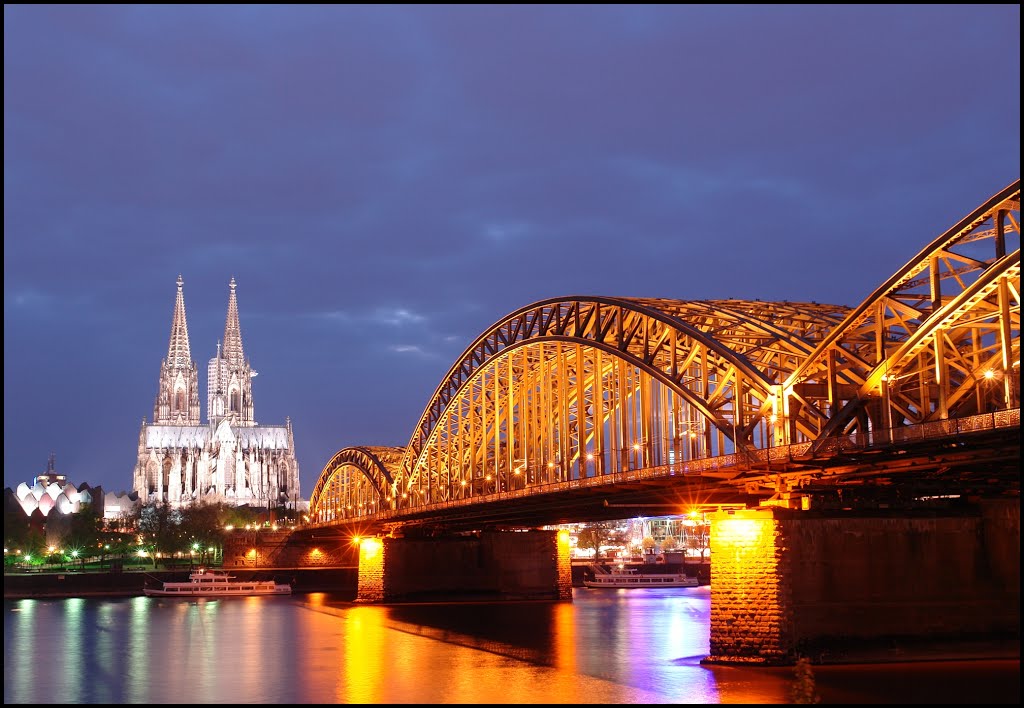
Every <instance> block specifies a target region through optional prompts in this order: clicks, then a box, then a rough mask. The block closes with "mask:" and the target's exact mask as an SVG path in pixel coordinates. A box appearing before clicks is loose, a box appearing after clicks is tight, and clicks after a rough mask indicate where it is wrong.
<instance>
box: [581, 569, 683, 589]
mask: <svg viewBox="0 0 1024 708" xmlns="http://www.w3.org/2000/svg"><path fill="white" fill-rule="evenodd" d="M590 568H591V570H592V571H593V573H594V577H593V578H586V577H585V578H584V579H583V585H584V587H588V588H695V587H697V586H698V585H700V582H699V581H698V580H697V578H695V577H692V576H689V575H687V574H686V573H646V572H641V571H638V570H637V569H636V568H626V567H625V566H622V565H619V566H616V567H614V568H612V569H611V570H610V571H609V570H606V569H605V568H604V567H603V566H600V565H592V566H590Z"/></svg>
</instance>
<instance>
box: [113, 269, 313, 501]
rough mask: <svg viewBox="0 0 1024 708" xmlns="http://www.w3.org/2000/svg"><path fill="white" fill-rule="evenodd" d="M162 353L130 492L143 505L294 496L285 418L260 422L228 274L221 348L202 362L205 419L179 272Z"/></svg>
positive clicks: (294, 466)
mask: <svg viewBox="0 0 1024 708" xmlns="http://www.w3.org/2000/svg"><path fill="white" fill-rule="evenodd" d="M177 285H178V294H177V299H176V300H175V301H174V316H173V318H172V320H171V341H170V344H169V346H168V348H167V358H166V359H164V360H163V363H162V364H161V365H160V383H159V388H158V391H157V397H156V404H155V405H154V407H153V422H152V423H146V420H145V418H143V420H142V430H141V431H139V456H138V462H137V463H136V465H135V474H134V481H133V489H134V491H136V492H138V494H139V498H140V499H141V500H142V501H143V503H152V502H161V501H167V502H169V503H170V504H171V505H172V506H177V507H180V506H185V505H187V504H189V503H191V502H193V501H219V502H227V503H229V504H235V505H242V504H251V505H253V506H260V507H267V506H270V507H276V506H284V505H288V504H292V503H298V501H299V494H300V492H299V465H298V462H297V461H296V459H295V440H294V438H293V436H292V424H291V420H290V419H287V418H286V419H285V424H284V425H259V424H257V422H256V419H255V417H254V413H253V399H252V379H253V377H254V376H256V372H255V371H253V370H252V367H251V366H250V365H249V361H248V359H246V358H245V352H244V350H243V348H242V330H241V327H240V326H239V322H238V299H237V297H236V295H235V288H236V284H235V279H234V278H232V279H231V283H230V285H229V287H230V289H231V292H230V295H229V296H228V316H227V323H226V324H225V325H224V340H223V345H221V344H218V345H217V354H216V356H214V357H213V358H212V359H211V360H210V362H209V366H208V367H207V382H206V386H207V395H206V418H207V419H206V423H203V422H202V421H201V420H200V404H199V402H200V395H199V372H198V370H197V369H196V364H195V362H194V361H192V353H191V350H190V348H189V340H188V322H187V321H186V319H185V296H184V294H183V293H182V279H181V276H180V275H179V276H178V281H177Z"/></svg>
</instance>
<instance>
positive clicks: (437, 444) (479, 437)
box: [393, 297, 847, 508]
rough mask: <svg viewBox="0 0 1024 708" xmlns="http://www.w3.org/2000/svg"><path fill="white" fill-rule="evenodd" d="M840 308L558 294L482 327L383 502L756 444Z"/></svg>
mask: <svg viewBox="0 0 1024 708" xmlns="http://www.w3.org/2000/svg"><path fill="white" fill-rule="evenodd" d="M846 312H847V310H846V308H843V307H839V306H833V305H819V304H817V303H788V302H787V303H768V302H759V301H749V302H748V301H695V302H686V301H676V300H663V299H658V300H656V299H637V298H609V297H570V298H554V299H549V300H544V301H541V302H538V303H534V304H532V305H529V306H527V307H524V308H522V309H520V310H518V311H516V312H513V313H512V314H511V315H509V316H507V317H506V318H504V319H503V320H501V321H499V322H498V323H497V324H495V325H494V326H492V327H491V328H489V329H488V330H487V331H486V332H484V334H482V335H481V336H480V337H478V338H477V340H476V341H475V342H473V344H472V345H471V346H470V347H469V348H468V349H467V350H466V351H465V352H464V353H463V355H462V356H461V357H460V358H459V359H458V360H457V362H456V364H455V365H454V366H453V367H452V368H451V369H450V370H449V372H448V374H447V375H446V376H445V378H444V379H443V380H442V382H441V384H440V385H439V387H438V388H437V390H436V391H435V393H434V395H433V396H432V398H431V400H430V402H429V403H428V405H427V407H426V409H425V411H424V413H423V415H422V416H421V418H420V421H419V424H418V425H417V427H416V430H415V432H414V434H413V436H412V439H411V440H410V442H409V445H408V446H407V448H406V454H405V458H404V460H403V462H402V465H401V466H400V471H399V474H398V476H397V477H396V479H395V484H394V487H393V492H394V495H393V496H394V498H395V500H396V506H397V508H412V507H415V506H418V505H420V504H426V503H432V502H433V503H436V502H443V501H448V500H452V499H461V498H464V497H465V495H480V494H493V493H500V492H503V491H509V490H513V489H516V488H523V487H526V486H530V485H539V484H550V483H556V482H565V481H567V480H573V479H584V478H587V477H591V476H600V475H603V474H606V473H609V472H622V471H624V470H626V469H634V468H638V467H650V466H660V465H673V464H682V463H683V462H684V461H687V460H690V459H694V458H697V457H703V456H708V455H716V454H725V453H727V452H734V451H737V450H743V449H746V448H751V447H759V446H765V445H766V444H770V440H769V438H770V437H771V436H773V435H777V433H776V432H775V431H774V430H773V428H774V424H775V421H774V419H773V418H772V416H773V410H774V409H775V407H776V399H777V397H778V389H779V385H780V383H781V382H782V381H783V380H784V378H785V377H786V376H787V375H788V374H789V373H790V372H791V371H792V370H793V369H794V368H795V367H796V366H797V365H799V363H801V362H802V361H803V360H804V359H805V358H806V357H808V356H810V355H811V354H812V353H813V351H814V350H815V346H816V344H817V342H818V341H819V340H820V339H822V338H823V337H824V336H825V335H826V334H827V332H829V331H830V330H831V328H832V327H834V326H836V324H838V323H839V322H840V321H841V320H842V317H843V316H845V314H846Z"/></svg>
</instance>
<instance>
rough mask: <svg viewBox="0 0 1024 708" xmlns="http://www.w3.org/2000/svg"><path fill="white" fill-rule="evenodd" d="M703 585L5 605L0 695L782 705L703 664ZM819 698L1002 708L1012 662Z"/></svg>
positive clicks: (764, 683)
mask: <svg viewBox="0 0 1024 708" xmlns="http://www.w3.org/2000/svg"><path fill="white" fill-rule="evenodd" d="M709 617H710V590H709V588H708V587H707V586H703V587H699V588H663V589H631V590H588V589H585V588H577V589H575V590H574V597H573V601H572V602H550V603H549V602H501V603H498V602H493V603H490V602H476V603H422V604H405V605H389V606H384V605H361V604H359V605H357V604H353V603H351V602H348V601H347V599H346V598H341V597H337V596H332V595H329V594H320V593H313V594H306V595H292V596H288V597H250V598H224V599H164V598H147V597H133V598H117V599H95V598H91V599H82V598H71V599H59V600H5V601H4V703H39V704H42V703H130V704H135V703H229V704H240V703H281V704H296V703H427V704H439V703H476V704H485V703H487V704H496V703H535V704H550V703H705V704H707V703H747V704H750V703H756V704H767V703H788V702H790V696H791V693H790V690H791V688H792V687H793V685H794V677H795V674H794V671H793V669H792V668H789V667H784V668H767V667H753V666H745V667H736V666H705V665H702V664H701V663H700V661H701V659H702V658H704V657H705V656H707V654H708V627H709ZM813 671H814V688H815V690H816V691H817V692H818V694H819V695H820V696H821V699H822V702H823V703H893V702H900V703H922V704H924V703H964V704H968V703H971V704H974V703H1018V702H1019V698H1020V661H1019V658H1018V659H1017V660H995V661H956V662H947V661H931V662H912V663H894V664H873V665H865V664H859V665H835V666H815V667H813Z"/></svg>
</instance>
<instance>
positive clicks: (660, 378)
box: [310, 180, 1020, 525]
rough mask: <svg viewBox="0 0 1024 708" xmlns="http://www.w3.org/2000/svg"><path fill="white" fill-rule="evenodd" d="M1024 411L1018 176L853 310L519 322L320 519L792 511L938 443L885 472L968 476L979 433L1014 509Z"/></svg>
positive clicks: (347, 480)
mask: <svg viewBox="0 0 1024 708" xmlns="http://www.w3.org/2000/svg"><path fill="white" fill-rule="evenodd" d="M1019 408H1020V182H1019V180H1018V181H1017V182H1014V183H1013V184H1011V185H1010V186H1008V187H1006V188H1005V189H1003V190H1002V191H1000V192H999V193H998V194H995V195H993V196H992V197H991V198H990V199H988V200H986V201H985V203H983V204H981V205H980V206H979V207H978V208H977V209H975V210H974V211H972V212H971V213H970V214H968V215H967V216H966V217H964V218H963V219H962V220H961V221H960V222H959V223H957V224H956V225H954V226H953V227H952V228H950V229H949V230H948V231H946V232H945V233H943V234H942V235H940V236H939V237H938V238H936V239H935V240H933V241H932V242H931V243H929V244H928V245H927V246H925V247H924V248H923V249H922V250H921V251H920V252H919V253H918V254H917V255H916V256H915V257H914V258H912V259H911V260H910V261H909V262H908V263H906V264H905V265H903V266H902V267H901V268H899V269H898V270H897V271H896V272H895V273H894V274H893V276H892V277H891V278H889V279H888V280H887V281H886V282H884V283H883V284H881V285H880V286H879V287H878V288H877V289H876V290H875V291H874V292H873V293H871V294H870V295H869V296H868V297H867V298H866V299H865V300H864V301H863V302H862V303H861V304H860V305H859V306H857V307H854V308H849V307H844V306H839V305H823V304H818V303H815V302H761V301H739V300H704V301H679V300H667V299H643V298H615V297H583V296H577V297H566V298H552V299H548V300H543V301H540V302H536V303H533V304H531V305H528V306H526V307H524V308H522V309H520V310H517V311H516V312H513V313H511V314H510V315H508V316H506V317H504V318H503V319H502V320H500V321H499V322H497V323H496V324H494V325H493V326H492V327H491V328H490V329H488V330H487V331H486V332H484V333H483V334H482V335H480V337H478V338H477V339H476V341H474V342H473V343H472V344H471V345H470V346H469V347H468V348H467V349H466V350H465V352H464V353H463V354H462V355H461V356H460V357H459V359H458V360H457V361H456V362H455V364H454V365H453V366H452V367H451V369H450V370H449V371H448V373H447V374H446V375H445V377H444V378H443V379H442V381H441V383H440V385H439V386H438V387H437V389H436V390H435V392H434V394H433V396H432V397H431V398H430V400H429V402H428V403H427V405H426V408H425V409H424V411H423V414H422V415H421V417H420V419H419V421H418V423H417V425H416V427H415V430H414V432H413V434H412V436H411V439H410V440H409V443H408V445H406V446H405V447H404V448H380V447H378V448H368V447H354V448H345V449H343V450H341V451H339V452H338V453H337V454H336V455H335V456H334V457H333V458H332V459H331V460H330V461H329V462H328V463H327V465H326V466H325V467H324V469H323V472H322V473H321V475H320V478H319V480H318V482H317V484H316V487H315V489H314V491H313V493H312V495H311V499H310V516H311V520H312V522H313V523H314V524H320V525H323V524H329V525H338V524H352V523H358V522H366V523H368V524H383V525H387V524H389V523H390V524H395V525H402V524H403V523H415V521H416V520H417V519H419V520H425V519H432V520H433V521H434V522H439V521H440V520H443V519H454V518H457V517H459V515H460V514H462V515H466V516H472V514H467V513H466V512H467V510H468V509H470V508H477V509H479V508H482V507H483V506H490V507H491V508H493V509H499V508H504V509H506V511H505V512H503V513H506V514H507V516H508V518H510V519H511V518H516V513H515V512H514V511H509V510H510V509H512V508H520V509H526V508H528V507H530V506H531V504H532V505H533V506H534V507H537V506H538V502H539V501H540V500H541V499H542V498H543V497H545V495H548V496H550V495H555V496H554V497H551V498H555V497H558V498H559V499H563V500H567V499H569V496H570V494H571V492H572V490H580V489H584V488H586V489H593V488H599V487H604V489H603V490H602V491H603V493H604V494H605V495H607V494H608V491H607V489H608V485H625V486H626V487H628V485H629V484H631V483H632V484H634V486H635V485H636V484H638V483H641V482H643V481H645V480H647V481H652V480H660V481H662V482H666V481H667V482H668V483H670V485H674V486H676V487H679V486H686V485H687V484H694V483H695V484H698V485H699V486H700V487H701V489H703V490H704V491H705V492H708V495H707V498H708V499H710V498H711V496H712V495H711V494H710V490H711V489H712V488H713V489H714V490H715V491H716V492H717V493H718V499H719V501H720V502H721V500H722V499H725V498H726V496H725V495H726V494H731V495H734V496H736V495H740V494H741V493H742V494H744V495H748V500H749V495H753V496H754V497H755V498H760V499H765V498H769V499H772V498H774V499H780V498H784V499H789V498H790V494H791V493H792V492H793V491H794V490H796V489H799V488H806V490H807V492H808V493H809V491H810V490H812V489H822V488H825V487H828V486H834V485H836V484H840V483H842V482H843V481H845V480H847V479H859V480H861V481H863V479H864V478H865V477H867V476H871V475H875V476H877V477H878V478H879V479H881V478H887V477H888V475H890V474H891V470H890V471H889V472H886V471H884V470H878V469H874V470H873V471H869V472H865V470H866V469H868V468H870V467H871V466H870V465H867V466H866V465H865V464H863V463H862V462H860V461H859V460H858V459H857V457H856V456H851V455H849V454H846V453H849V452H850V451H851V450H852V451H857V452H865V453H868V452H872V451H876V450H877V449H880V448H878V446H879V445H884V446H886V447H885V448H884V449H887V450H889V451H890V452H892V451H893V448H894V447H895V448H904V447H909V446H912V445H913V444H915V441H927V440H936V441H939V443H938V444H937V445H934V446H932V447H931V448H928V449H925V452H924V453H923V456H924V458H926V459H927V460H930V461H931V462H932V463H934V464H925V463H919V462H915V463H914V464H911V465H906V466H904V467H903V468H900V466H899V465H896V466H895V468H896V469H902V471H904V472H907V473H908V476H909V471H910V470H911V469H918V470H920V471H922V473H925V474H928V475H931V476H932V477H934V476H935V474H936V472H935V471H936V469H938V468H943V467H945V468H952V467H955V466H956V465H957V464H960V465H963V464H965V463H969V462H971V461H972V460H973V461H975V462H977V459H978V458H977V457H976V456H973V457H972V452H971V451H970V450H966V451H960V452H959V453H958V452H957V451H956V450H955V449H954V450H953V451H949V450H948V447H949V445H948V444H947V443H948V441H949V440H950V439H955V440H962V439H964V436H967V435H969V434H971V433H985V432H986V431H987V432H989V433H990V434H994V435H995V437H994V438H992V437H991V435H990V437H989V438H985V440H986V443H985V444H986V445H989V446H991V447H992V449H993V450H996V449H999V450H1001V452H998V453H994V454H995V456H996V457H998V455H1000V454H1002V455H1003V456H1008V458H1012V459H1010V462H1011V463H1012V468H1013V471H1012V473H1011V474H1010V476H1011V477H1013V475H1016V477H1015V481H1014V479H1009V480H1006V479H1004V480H1001V481H999V484H1001V485H1004V486H1005V485H1006V484H1009V485H1010V486H1014V485H1015V487H1016V490H1017V493H1019V472H1018V471H1016V466H1017V464H1018V463H1019ZM1008 436H1012V438H1013V440H1012V443H1008V444H1009V447H1008V448H1006V449H1004V447H1003V446H1002V443H1000V444H997V445H992V444H991V440H992V439H995V440H1002V441H1004V442H1005V441H1006V440H1007V439H1008ZM959 445H963V443H962V442H958V443H954V444H953V445H952V447H954V448H956V447H957V446H959ZM1014 447H1015V451H1014ZM939 449H942V450H945V452H937V450H939ZM903 451H904V452H905V451H906V450H903ZM895 454H900V450H896V451H895ZM958 454H959V455H961V457H960V458H957V455H958ZM907 459H908V460H909V459H910V458H909V457H908V458H907ZM957 459H959V463H958V462H957ZM993 459H995V458H993ZM1004 462H1005V460H1003V461H1002V462H999V464H1003V463H1004ZM975 466H976V465H975ZM875 467H878V465H875ZM989 472H990V470H989ZM975 474H976V473H975ZM967 476H970V475H967ZM981 476H982V477H984V476H985V472H982V473H981ZM989 476H991V474H989ZM890 481H891V480H890ZM961 481H962V482H966V477H965V479H964V480H961ZM990 481H991V480H990ZM559 495H560V496H559ZM737 498H738V497H737ZM605 506H607V502H606V503H605ZM545 513H546V514H547V515H548V516H549V517H550V511H548V512H545ZM543 515H544V514H542V516H543ZM620 515H621V514H620ZM499 517H500V514H496V515H495V516H494V518H495V519H497V518H499ZM538 518H539V517H538ZM608 518H611V516H608ZM547 523H553V521H548V522H547Z"/></svg>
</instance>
